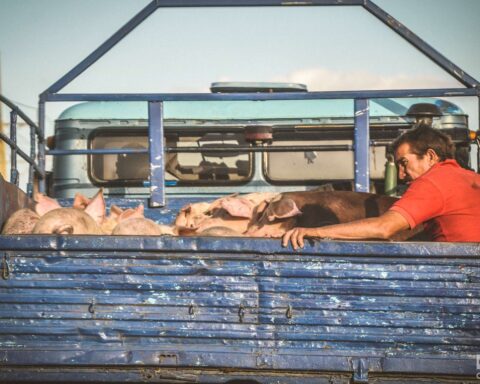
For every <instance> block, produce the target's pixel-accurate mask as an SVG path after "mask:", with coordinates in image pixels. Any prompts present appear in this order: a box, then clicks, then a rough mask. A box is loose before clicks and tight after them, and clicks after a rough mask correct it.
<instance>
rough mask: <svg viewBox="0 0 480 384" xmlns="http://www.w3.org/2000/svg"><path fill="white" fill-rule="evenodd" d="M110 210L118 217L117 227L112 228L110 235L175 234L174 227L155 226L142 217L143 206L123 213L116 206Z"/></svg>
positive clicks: (155, 224)
mask: <svg viewBox="0 0 480 384" xmlns="http://www.w3.org/2000/svg"><path fill="white" fill-rule="evenodd" d="M112 209H113V210H114V214H118V217H117V218H116V221H117V225H116V226H115V228H113V230H112V235H116V236H118V235H120V236H122V235H139V236H161V235H171V236H175V235H176V234H177V232H176V230H175V228H174V227H171V226H168V225H162V224H157V223H155V222H154V221H152V220H150V219H147V218H145V217H144V215H143V213H144V208H143V205H139V206H138V207H137V208H134V209H133V208H129V209H127V210H124V211H123V210H121V209H120V208H118V207H116V206H112ZM112 209H111V211H112ZM115 211H116V212H115ZM120 211H121V212H120Z"/></svg>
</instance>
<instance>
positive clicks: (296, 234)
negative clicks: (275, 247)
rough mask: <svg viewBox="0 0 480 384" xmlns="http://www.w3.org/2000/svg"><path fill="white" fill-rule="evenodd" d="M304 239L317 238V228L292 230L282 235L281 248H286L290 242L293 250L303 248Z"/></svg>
mask: <svg viewBox="0 0 480 384" xmlns="http://www.w3.org/2000/svg"><path fill="white" fill-rule="evenodd" d="M304 237H318V228H300V227H299V228H293V229H291V230H290V231H288V232H287V233H285V234H284V235H283V238H282V246H283V247H287V246H288V242H289V241H291V242H292V247H293V249H297V248H303V246H304V242H303V238H304Z"/></svg>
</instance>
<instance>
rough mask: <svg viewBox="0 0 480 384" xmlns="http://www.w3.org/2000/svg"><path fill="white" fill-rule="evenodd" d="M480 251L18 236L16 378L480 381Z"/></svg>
mask: <svg viewBox="0 0 480 384" xmlns="http://www.w3.org/2000/svg"><path fill="white" fill-rule="evenodd" d="M184 202H185V201H184V200H183V199H181V200H179V201H176V200H172V201H171V206H172V207H175V205H176V204H177V205H180V204H183V203H184ZM116 203H119V201H116ZM136 203H137V202H136V201H135V202H131V204H132V205H133V204H136ZM173 211H174V210H173V208H172V209H169V210H163V214H162V210H155V211H147V215H149V216H150V217H155V216H158V215H160V214H162V217H163V218H167V217H168V212H173ZM479 255H480V244H478V243H471V244H459V243H444V244H442V243H394V242H346V241H318V242H315V243H310V244H308V245H307V246H306V247H305V249H303V250H300V251H296V252H294V251H292V250H291V249H289V248H288V249H287V248H282V247H281V245H280V241H279V240H268V239H250V238H228V239H226V238H207V237H205V238H202V237H188V238H187V237H169V236H162V237H139V236H135V237H130V236H123V237H119V236H47V235H37V236H33V235H28V236H27V235H25V236H2V237H0V258H1V261H0V265H1V269H0V273H1V276H2V278H1V279H0V381H5V382H34V381H37V382H48V381H51V382H118V381H131V382H181V383H184V382H185V383H186V382H214V383H226V382H229V380H234V381H231V382H239V381H238V380H243V381H240V382H258V383H279V382H281V383H300V382H304V383H313V382H315V383H349V382H388V383H407V382H413V381H420V380H422V382H432V383H439V382H445V383H447V382H458V381H460V380H462V381H463V382H468V381H470V380H471V381H472V382H474V381H475V375H476V374H477V368H476V356H477V353H479V346H480V337H479V336H480V331H479V328H480V327H479V326H480V317H479V315H480V294H479V293H480V284H479V282H480V261H479V257H478V256H479ZM235 380H237V381H235ZM245 380H246V381H245Z"/></svg>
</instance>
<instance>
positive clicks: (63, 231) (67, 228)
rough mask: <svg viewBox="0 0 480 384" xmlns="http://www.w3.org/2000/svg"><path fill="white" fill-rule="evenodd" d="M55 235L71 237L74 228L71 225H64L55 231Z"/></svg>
mask: <svg viewBox="0 0 480 384" xmlns="http://www.w3.org/2000/svg"><path fill="white" fill-rule="evenodd" d="M53 233H55V234H57V235H71V234H72V233H73V227H72V226H71V225H70V224H63V225H60V226H58V227H56V228H54V229H53Z"/></svg>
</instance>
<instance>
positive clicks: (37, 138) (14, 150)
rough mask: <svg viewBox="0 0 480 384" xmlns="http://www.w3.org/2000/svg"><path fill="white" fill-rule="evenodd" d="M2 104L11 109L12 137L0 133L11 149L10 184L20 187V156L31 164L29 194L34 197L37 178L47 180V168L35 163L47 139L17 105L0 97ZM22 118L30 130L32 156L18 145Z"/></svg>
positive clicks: (0, 138) (1, 138)
mask: <svg viewBox="0 0 480 384" xmlns="http://www.w3.org/2000/svg"><path fill="white" fill-rule="evenodd" d="M0 104H5V105H6V106H7V107H8V108H10V136H7V135H5V134H4V133H3V132H0V140H2V141H3V142H5V143H6V144H7V145H8V146H9V147H10V182H11V183H12V184H15V185H17V186H18V183H19V173H18V168H17V156H20V157H21V158H22V159H23V160H25V161H26V162H27V163H28V164H29V171H28V182H27V194H28V195H29V196H32V194H33V184H34V182H35V176H37V177H38V178H39V180H43V179H44V178H45V167H44V166H40V164H38V163H37V162H36V161H35V157H36V150H35V148H36V147H37V145H38V147H40V146H45V144H44V143H45V138H44V136H43V134H42V133H41V131H40V129H39V127H38V126H37V124H35V123H34V122H33V121H32V120H31V119H30V118H29V117H28V116H27V115H26V114H25V113H24V112H23V111H22V110H21V109H20V108H19V107H18V106H17V105H15V104H14V103H13V102H12V101H11V100H9V99H7V98H6V97H5V96H2V95H0ZM18 117H20V118H21V119H22V120H23V121H24V122H25V123H26V124H27V125H28V126H29V128H30V154H29V155H27V154H26V153H25V152H24V151H22V150H21V149H20V147H19V146H18V144H17V120H18Z"/></svg>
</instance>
